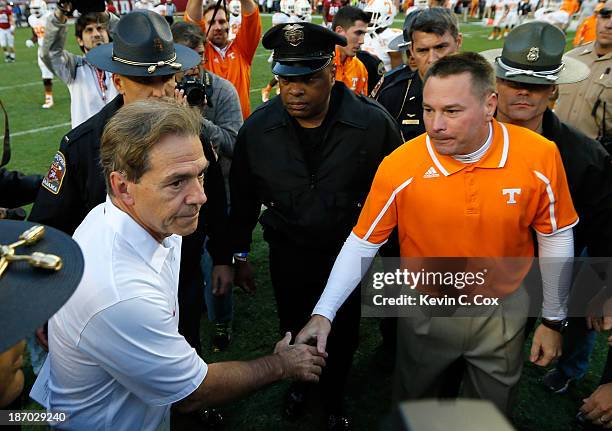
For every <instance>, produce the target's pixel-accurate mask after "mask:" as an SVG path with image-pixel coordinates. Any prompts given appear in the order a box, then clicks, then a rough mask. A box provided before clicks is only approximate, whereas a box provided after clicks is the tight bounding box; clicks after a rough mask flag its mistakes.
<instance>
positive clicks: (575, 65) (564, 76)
mask: <svg viewBox="0 0 612 431" xmlns="http://www.w3.org/2000/svg"><path fill="white" fill-rule="evenodd" d="M480 55H482V56H483V57H484V58H485V59H486V60H487V61H488V62H489V63H491V65H492V66H493V68H494V69H495V76H496V77H498V78H501V79H506V80H508V81H514V82H522V83H525V84H541V85H551V84H555V85H561V84H572V83H574V82H580V81H583V80H585V79H587V78H588V77H589V74H590V70H589V67H588V66H587V65H586V64H584V63H583V62H581V61H580V60H576V59H575V58H571V57H568V56H566V55H564V56H563V57H562V61H563V62H564V63H565V68H564V69H563V70H562V71H561V72H559V74H558V76H559V77H558V78H557V80H555V81H550V80H548V79H546V78H538V77H535V76H530V75H512V76H510V77H507V76H506V71H505V70H504V69H503V68H502V67H501V66H500V65H499V64H497V62H496V61H495V59H496V58H498V57H501V55H502V48H496V49H489V50H487V51H482V52H481V53H480Z"/></svg>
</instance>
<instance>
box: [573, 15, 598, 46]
mask: <svg viewBox="0 0 612 431" xmlns="http://www.w3.org/2000/svg"><path fill="white" fill-rule="evenodd" d="M596 27H597V16H596V15H591V16H590V17H588V18H585V19H584V20H583V21H582V22H581V23H580V25H579V26H578V29H577V30H576V36H575V37H574V42H573V43H574V46H579V45H584V44H585V43H589V42H592V41H594V40H595V37H596V36H597V33H596V31H595V30H596Z"/></svg>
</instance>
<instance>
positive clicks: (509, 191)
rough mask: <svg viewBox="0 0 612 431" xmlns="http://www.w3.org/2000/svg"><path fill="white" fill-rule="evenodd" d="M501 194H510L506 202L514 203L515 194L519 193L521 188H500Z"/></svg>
mask: <svg viewBox="0 0 612 431" xmlns="http://www.w3.org/2000/svg"><path fill="white" fill-rule="evenodd" d="M502 194H503V195H504V196H506V195H510V197H509V198H508V201H507V202H506V203H507V204H515V203H516V200H515V199H514V198H515V196H516V195H520V194H521V189H502Z"/></svg>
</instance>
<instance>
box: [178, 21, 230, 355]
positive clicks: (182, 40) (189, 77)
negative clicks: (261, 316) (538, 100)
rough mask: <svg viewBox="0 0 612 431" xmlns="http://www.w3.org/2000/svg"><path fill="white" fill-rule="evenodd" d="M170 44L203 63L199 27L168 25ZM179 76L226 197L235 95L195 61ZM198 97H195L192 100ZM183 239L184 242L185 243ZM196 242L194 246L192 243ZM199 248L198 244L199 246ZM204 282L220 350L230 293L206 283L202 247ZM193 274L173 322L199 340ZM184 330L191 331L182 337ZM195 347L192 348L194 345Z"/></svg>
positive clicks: (225, 340) (225, 341) (226, 334)
mask: <svg viewBox="0 0 612 431" xmlns="http://www.w3.org/2000/svg"><path fill="white" fill-rule="evenodd" d="M172 36H173V38H174V42H175V43H178V44H180V45H184V46H187V47H188V48H191V49H193V50H195V51H196V52H197V53H198V54H200V55H202V64H203V62H204V57H203V56H204V43H205V37H204V34H203V33H202V31H201V30H200V29H199V28H198V27H197V26H196V25H194V24H191V23H187V22H177V23H175V24H174V25H173V26H172ZM181 75H182V74H177V75H176V78H177V80H181V79H182V82H181V83H180V84H179V86H183V87H185V88H184V91H185V95H186V96H187V100H188V101H189V102H190V104H193V105H199V106H201V107H202V132H201V137H202V138H203V139H205V140H207V141H209V142H211V143H212V145H213V147H214V149H215V151H216V152H217V154H218V156H219V162H220V164H221V169H222V171H223V178H224V180H225V190H226V193H228V195H227V201H228V202H230V200H229V184H228V177H229V170H230V166H231V162H232V155H233V154H234V145H235V143H236V136H237V134H238V129H240V127H241V126H242V113H241V109H240V99H239V98H238V93H237V92H236V89H235V88H234V86H233V85H232V84H231V83H230V82H229V81H227V80H225V79H223V78H221V77H219V76H217V75H215V74H214V73H212V72H209V71H206V70H204V68H203V67H202V66H201V65H199V66H197V67H194V68H192V69H190V70H188V71H187V72H185V74H184V77H182V76H181ZM197 99H200V100H197ZM186 243H187V241H184V242H183V244H184V245H185V244H186ZM194 246H198V244H194ZM199 247H200V249H201V243H200V244H199ZM193 251H194V253H193V255H194V256H200V251H199V250H193ZM204 260H205V262H206V264H205V265H204V266H205V267H204V271H203V272H204V280H205V298H206V306H207V309H208V318H209V320H210V321H211V322H213V323H214V324H215V334H214V336H213V346H212V348H213V351H220V350H224V349H225V348H226V347H227V346H228V345H229V343H230V341H231V323H232V318H233V303H232V291H231V289H229V286H226V287H227V288H226V289H213V288H212V282H211V268H210V264H209V263H210V256H209V255H208V254H207V252H206V251H204ZM198 279H199V277H192V278H191V280H192V282H191V283H189V286H185V288H186V289H183V290H181V289H179V307H180V315H181V320H180V322H179V326H180V329H181V333H183V334H185V336H186V338H187V340H191V339H194V340H199V339H200V337H199V333H200V316H201V315H202V284H201V283H200V284H197V281H198ZM186 334H191V336H187V335H186ZM194 347H195V346H194Z"/></svg>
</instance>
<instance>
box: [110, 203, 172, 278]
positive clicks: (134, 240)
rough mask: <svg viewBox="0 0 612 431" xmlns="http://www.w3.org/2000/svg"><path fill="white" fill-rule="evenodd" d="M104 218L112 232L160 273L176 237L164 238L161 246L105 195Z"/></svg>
mask: <svg viewBox="0 0 612 431" xmlns="http://www.w3.org/2000/svg"><path fill="white" fill-rule="evenodd" d="M104 216H105V218H106V220H107V221H108V224H109V226H110V227H111V229H113V231H114V232H115V233H116V234H117V235H119V236H120V237H121V238H123V239H124V240H125V241H126V242H127V243H128V244H130V245H131V246H132V248H133V249H134V251H135V252H136V253H137V254H138V255H140V257H141V258H142V260H144V261H145V262H146V263H147V264H148V265H149V266H150V267H151V268H153V270H154V271H155V272H157V273H158V274H159V273H160V272H161V270H162V267H163V266H164V262H165V261H166V258H167V257H168V254H170V252H171V251H172V250H173V248H174V247H175V244H176V243H175V242H174V241H173V240H172V238H173V237H175V236H176V235H171V236H170V237H168V238H164V240H163V241H162V242H161V244H160V243H159V242H158V241H157V240H156V239H155V238H153V236H151V234H150V233H149V232H147V231H146V230H145V228H143V227H142V226H141V225H140V224H138V223H137V222H136V220H134V219H133V218H132V217H130V216H129V215H128V214H127V213H125V212H124V211H122V210H121V209H119V208H118V207H117V206H116V205H115V204H114V203H113V202H112V201H111V199H110V196H109V195H106V202H105V203H104Z"/></svg>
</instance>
